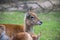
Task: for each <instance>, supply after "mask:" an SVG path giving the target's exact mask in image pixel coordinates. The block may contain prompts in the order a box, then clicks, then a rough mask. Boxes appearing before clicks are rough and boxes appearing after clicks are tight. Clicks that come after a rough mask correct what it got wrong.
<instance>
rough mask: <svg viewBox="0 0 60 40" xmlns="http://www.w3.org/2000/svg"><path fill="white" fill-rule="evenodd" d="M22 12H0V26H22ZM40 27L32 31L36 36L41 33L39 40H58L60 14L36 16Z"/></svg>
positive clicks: (59, 39) (59, 37)
mask: <svg viewBox="0 0 60 40" xmlns="http://www.w3.org/2000/svg"><path fill="white" fill-rule="evenodd" d="M24 14H25V13H23V12H4V13H2V14H1V12H0V24H23V23H24V20H23V19H24ZM38 16H39V18H40V20H42V21H43V24H42V25H36V26H35V27H34V31H35V33H36V34H38V33H39V32H41V38H40V40H60V12H51V13H48V14H44V13H40V14H38Z"/></svg>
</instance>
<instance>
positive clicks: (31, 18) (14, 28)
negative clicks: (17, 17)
mask: <svg viewBox="0 0 60 40" xmlns="http://www.w3.org/2000/svg"><path fill="white" fill-rule="evenodd" d="M41 24H42V21H41V20H40V19H39V18H38V16H37V14H36V13H34V12H33V11H28V12H27V13H26V14H25V18H24V25H16V24H0V25H4V26H5V27H6V33H7V35H8V36H9V37H12V36H14V35H15V34H16V33H21V32H27V33H29V34H31V35H35V34H34V31H33V26H34V25H41ZM36 36H37V35H36Z"/></svg>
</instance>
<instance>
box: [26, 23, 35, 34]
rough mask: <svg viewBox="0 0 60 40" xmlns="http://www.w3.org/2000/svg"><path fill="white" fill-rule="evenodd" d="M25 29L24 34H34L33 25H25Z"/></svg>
mask: <svg viewBox="0 0 60 40" xmlns="http://www.w3.org/2000/svg"><path fill="white" fill-rule="evenodd" d="M25 27H26V32H32V33H33V32H34V31H33V25H27V24H25Z"/></svg>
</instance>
